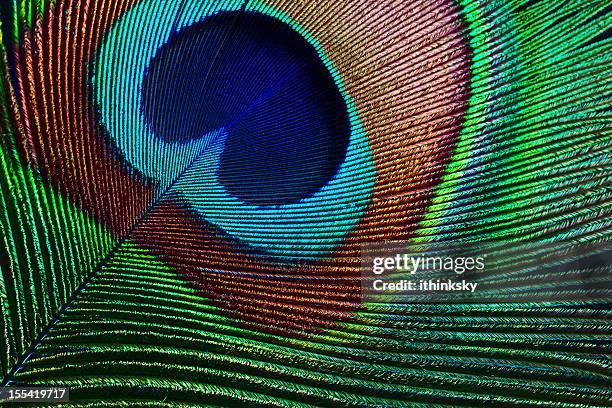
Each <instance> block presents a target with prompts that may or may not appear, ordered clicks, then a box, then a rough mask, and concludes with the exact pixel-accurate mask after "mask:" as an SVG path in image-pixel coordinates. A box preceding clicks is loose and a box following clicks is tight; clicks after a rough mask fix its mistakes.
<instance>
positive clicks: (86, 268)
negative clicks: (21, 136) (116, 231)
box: [0, 134, 114, 374]
mask: <svg viewBox="0 0 612 408" xmlns="http://www.w3.org/2000/svg"><path fill="white" fill-rule="evenodd" d="M9 136H10V135H9V134H5V135H3V138H4V139H3V141H2V142H3V143H2V145H1V146H0V171H1V172H2V174H3V176H2V177H1V178H0V188H1V190H2V195H1V196H0V209H1V211H0V217H1V219H0V232H1V234H0V235H1V237H2V240H3V241H2V250H3V252H2V262H1V266H2V277H3V279H2V282H1V285H0V297H1V298H2V304H1V309H2V332H3V339H4V342H3V346H2V354H1V357H2V360H1V361H2V369H3V373H4V374H6V373H7V372H8V371H9V370H10V368H11V367H12V366H13V365H14V364H15V363H16V362H17V360H18V359H19V356H22V355H24V353H27V351H28V349H29V347H30V346H31V345H32V344H33V342H35V340H36V338H37V337H38V336H39V335H40V334H41V333H42V332H44V331H45V330H46V328H47V326H48V325H49V323H50V322H52V321H53V319H54V318H55V317H56V316H57V313H58V312H59V311H60V309H62V307H64V306H65V305H66V302H67V301H68V299H69V298H70V296H71V295H72V294H73V293H74V292H75V290H76V289H77V288H78V287H79V285H81V283H82V282H83V281H84V280H85V278H86V277H87V276H88V275H89V274H90V273H91V272H92V271H94V269H95V267H96V265H97V264H98V263H99V262H100V261H101V260H102V259H103V258H104V256H105V255H106V254H108V253H109V252H110V250H111V248H112V247H113V245H114V242H113V239H112V237H111V236H110V234H109V233H108V232H107V231H105V230H104V229H103V227H101V225H100V224H99V223H97V222H95V221H94V220H92V219H91V217H89V216H88V215H86V214H85V213H83V212H82V211H80V210H78V209H77V208H75V206H74V205H73V204H71V203H69V202H67V201H66V200H65V199H64V198H63V197H62V196H61V195H60V194H58V193H57V192H56V191H53V189H52V188H50V187H49V186H48V185H45V184H44V183H43V182H42V181H41V179H40V177H38V176H37V175H36V174H34V173H33V172H32V170H30V169H29V168H24V166H23V165H22V163H21V161H20V159H19V157H18V155H17V152H16V151H15V150H13V149H9V148H8V147H7V146H6V145H7V144H9V140H7V139H8V137H9Z"/></svg>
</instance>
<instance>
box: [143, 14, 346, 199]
mask: <svg viewBox="0 0 612 408" xmlns="http://www.w3.org/2000/svg"><path fill="white" fill-rule="evenodd" d="M142 92H143V111H144V114H145V117H146V119H147V121H148V123H149V125H150V126H151V128H152V129H153V131H154V133H155V134H156V136H157V137H159V138H162V139H164V140H166V141H168V142H175V143H176V142H186V141H188V140H191V139H194V138H198V137H200V136H202V135H204V134H206V133H208V132H211V131H213V130H216V129H220V128H224V129H225V130H226V132H227V134H228V136H227V139H226V145H225V149H224V151H223V154H222V157H221V163H220V167H219V169H218V174H219V177H220V180H221V182H222V183H223V185H224V186H225V187H226V189H227V190H228V191H229V193H230V194H232V195H234V196H236V197H238V198H240V199H241V200H243V201H245V202H249V203H253V204H257V205H278V204H287V203H292V202H297V201H300V200H301V199H303V198H305V197H308V196H310V195H312V194H313V193H315V192H316V191H317V190H319V189H320V188H321V187H323V186H324V185H325V184H326V183H327V182H329V180H330V179H331V178H332V177H333V176H334V174H335V173H336V172H337V171H338V167H339V166H340V164H341V163H342V161H343V160H344V157H345V154H346V149H347V146H348V140H349V133H350V125H349V120H348V115H347V112H346V105H345V102H344V99H343V98H342V95H341V94H340V92H339V90H338V89H337V87H336V85H335V83H334V80H333V78H332V76H331V74H330V73H329V71H328V70H327V68H326V67H325V65H324V64H323V62H322V61H321V60H320V59H319V57H318V54H317V52H316V51H315V49H314V48H313V47H312V46H311V45H310V44H309V43H308V42H307V41H305V40H304V39H303V38H302V36H301V35H299V34H298V33H297V32H295V31H294V30H293V29H291V28H290V27H289V26H288V25H286V24H284V23H282V22H280V21H279V20H277V19H274V18H272V17H269V16H266V15H263V14H258V13H244V12H232V13H222V14H218V15H215V16H212V17H209V18H206V19H205V20H204V21H201V22H199V23H197V24H194V25H192V26H190V27H188V28H185V29H182V30H181V31H179V32H177V33H175V34H174V35H173V36H172V38H171V39H170V41H168V43H166V44H165V45H164V46H163V47H162V48H161V49H160V50H159V51H158V52H157V54H156V55H155V57H154V58H153V60H152V61H151V63H150V66H149V68H148V71H147V73H146V75H145V78H144V80H143V84H142Z"/></svg>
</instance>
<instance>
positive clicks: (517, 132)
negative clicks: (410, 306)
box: [419, 1, 612, 241]
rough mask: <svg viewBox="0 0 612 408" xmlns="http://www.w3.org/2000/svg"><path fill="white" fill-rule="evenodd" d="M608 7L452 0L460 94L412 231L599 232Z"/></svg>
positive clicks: (480, 234) (604, 218)
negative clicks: (468, 56) (456, 13)
mask: <svg viewBox="0 0 612 408" xmlns="http://www.w3.org/2000/svg"><path fill="white" fill-rule="evenodd" d="M528 3H530V4H528ZM531 3H532V4H531ZM608 5H609V4H608V2H605V1H589V2H583V1H571V2H565V3H563V5H560V4H559V3H558V2H545V1H544V2H527V1H513V2H508V1H494V2H491V1H476V2H474V1H461V6H462V8H463V17H464V19H465V22H466V25H467V27H468V38H469V42H470V46H471V48H472V51H473V64H472V86H471V98H470V101H469V109H468V112H467V114H466V118H465V123H464V127H463V129H462V131H461V135H460V139H459V142H458V144H457V146H456V148H455V151H454V154H453V157H452V160H451V162H450V164H449V166H448V169H447V172H446V175H445V176H444V179H443V182H442V183H441V184H440V185H439V186H438V188H437V193H436V197H435V198H434V200H433V202H432V204H431V205H430V207H429V209H428V212H427V215H426V218H425V220H424V221H423V223H422V226H421V228H420V230H419V235H420V236H421V239H422V240H424V241H426V240H429V239H470V240H483V239H484V240H487V239H506V240H526V239H538V240H544V241H554V240H559V239H577V240H582V241H592V240H601V239H609V238H610V236H611V225H612V217H610V211H611V206H610V204H609V203H610V200H611V198H612V192H610V189H609V186H610V183H611V181H612V171H611V169H612V156H611V153H612V116H611V112H610V104H611V101H612V99H611V98H612V74H611V72H610V65H611V64H612V53H611V48H612V39H610V38H609V37H608V38H603V39H601V40H599V41H595V42H593V41H592V40H593V39H596V37H597V36H598V35H600V34H601V33H603V32H604V31H605V30H606V29H608V28H609V23H610V15H609V13H606V12H605V11H604V10H605V8H606V7H607V6H608ZM527 6H528V7H527Z"/></svg>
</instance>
